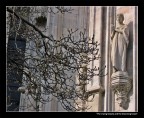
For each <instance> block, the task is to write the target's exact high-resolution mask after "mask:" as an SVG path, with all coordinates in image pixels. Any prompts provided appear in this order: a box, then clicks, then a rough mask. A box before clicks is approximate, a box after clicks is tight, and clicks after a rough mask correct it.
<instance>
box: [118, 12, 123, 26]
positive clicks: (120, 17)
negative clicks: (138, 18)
mask: <svg viewBox="0 0 144 118" xmlns="http://www.w3.org/2000/svg"><path fill="white" fill-rule="evenodd" d="M123 21H124V15H123V14H122V13H120V14H117V22H118V23H119V24H123Z"/></svg>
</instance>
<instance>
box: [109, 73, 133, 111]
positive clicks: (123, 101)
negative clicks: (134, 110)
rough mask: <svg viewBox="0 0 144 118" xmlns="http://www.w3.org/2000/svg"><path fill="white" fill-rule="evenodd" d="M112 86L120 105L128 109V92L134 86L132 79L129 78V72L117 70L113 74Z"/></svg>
mask: <svg viewBox="0 0 144 118" xmlns="http://www.w3.org/2000/svg"><path fill="white" fill-rule="evenodd" d="M111 78H112V81H111V86H112V89H113V91H114V93H115V94H116V97H117V98H116V100H117V102H118V104H119V106H120V107H122V108H123V109H127V107H128V104H127V103H128V102H129V98H128V93H129V91H130V89H131V88H132V79H130V78H129V76H128V73H127V72H122V71H117V72H115V73H113V74H112V76H111Z"/></svg>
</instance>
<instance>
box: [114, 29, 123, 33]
mask: <svg viewBox="0 0 144 118" xmlns="http://www.w3.org/2000/svg"><path fill="white" fill-rule="evenodd" d="M115 31H116V32H119V33H123V30H120V29H118V28H116V29H115Z"/></svg>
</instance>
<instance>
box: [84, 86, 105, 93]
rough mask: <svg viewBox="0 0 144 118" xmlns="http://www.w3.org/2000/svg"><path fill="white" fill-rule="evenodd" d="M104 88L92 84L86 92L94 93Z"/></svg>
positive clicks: (102, 90)
mask: <svg viewBox="0 0 144 118" xmlns="http://www.w3.org/2000/svg"><path fill="white" fill-rule="evenodd" d="M104 91H105V90H104V88H103V87H102V86H92V87H90V88H89V89H88V90H87V91H86V92H88V93H94V92H96V93H97V92H102V93H103V92H104Z"/></svg>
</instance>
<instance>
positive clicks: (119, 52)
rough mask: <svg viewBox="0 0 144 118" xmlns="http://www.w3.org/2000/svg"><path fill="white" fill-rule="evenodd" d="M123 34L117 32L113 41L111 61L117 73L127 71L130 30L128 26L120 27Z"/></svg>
mask: <svg viewBox="0 0 144 118" xmlns="http://www.w3.org/2000/svg"><path fill="white" fill-rule="evenodd" d="M118 28H119V29H122V30H123V32H122V33H119V32H115V34H114V37H113V39H112V50H111V60H112V66H113V67H114V68H115V69H116V70H117V71H126V51H127V46H128V44H129V39H128V37H129V29H128V27H127V25H124V26H121V27H118Z"/></svg>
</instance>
